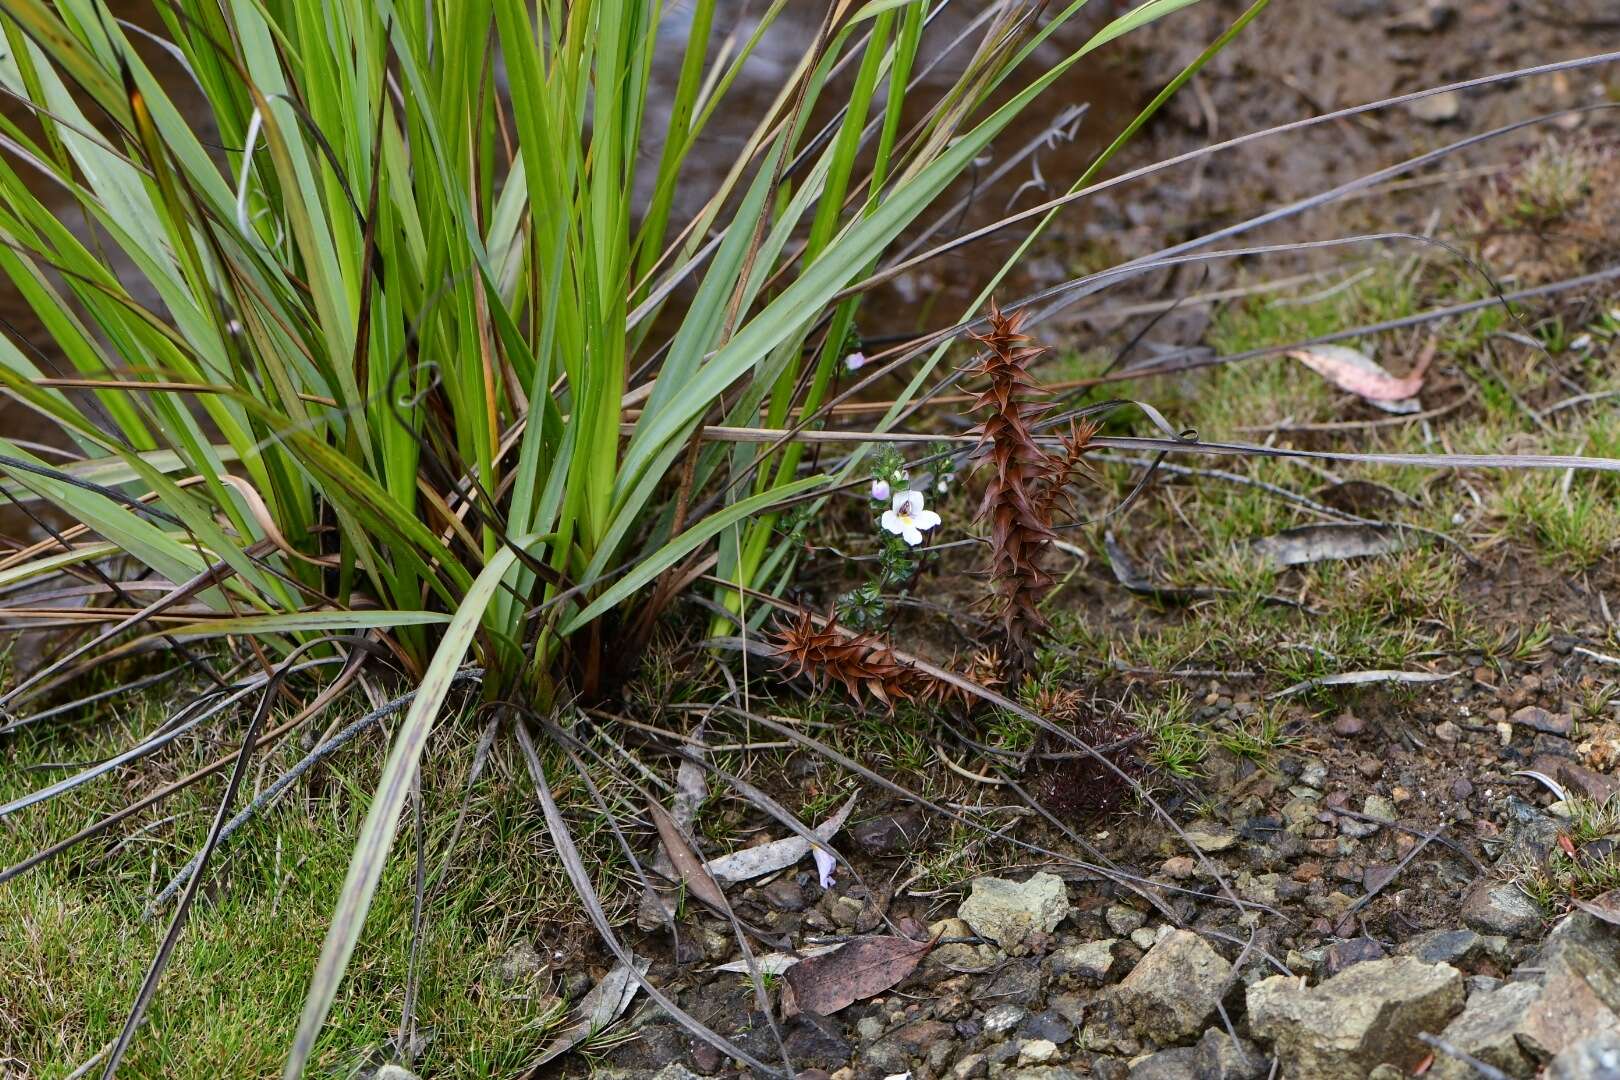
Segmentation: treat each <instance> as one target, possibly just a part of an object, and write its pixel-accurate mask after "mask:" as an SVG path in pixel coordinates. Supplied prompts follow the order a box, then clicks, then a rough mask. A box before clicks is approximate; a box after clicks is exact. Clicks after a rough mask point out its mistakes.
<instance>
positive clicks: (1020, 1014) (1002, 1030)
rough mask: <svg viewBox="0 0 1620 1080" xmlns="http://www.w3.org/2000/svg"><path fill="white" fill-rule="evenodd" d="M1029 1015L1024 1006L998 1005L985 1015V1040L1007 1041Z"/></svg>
mask: <svg viewBox="0 0 1620 1080" xmlns="http://www.w3.org/2000/svg"><path fill="white" fill-rule="evenodd" d="M1028 1013H1029V1010H1027V1009H1025V1008H1024V1007H1023V1006H1022V1005H997V1006H996V1007H994V1008H993V1009H991V1010H990V1011H989V1012H987V1013H985V1014H984V1022H983V1023H984V1035H985V1038H987V1039H1005V1038H1006V1037H1007V1036H1008V1035H1010V1034H1012V1030H1013V1028H1015V1027H1017V1026H1018V1025H1019V1024H1020V1023H1021V1022H1022V1021H1023V1019H1024V1017H1025V1016H1027V1015H1028Z"/></svg>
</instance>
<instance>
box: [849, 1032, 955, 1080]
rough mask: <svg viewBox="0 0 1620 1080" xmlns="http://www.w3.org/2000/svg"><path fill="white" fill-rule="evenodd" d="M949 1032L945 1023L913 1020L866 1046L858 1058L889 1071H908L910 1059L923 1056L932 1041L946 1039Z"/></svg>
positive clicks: (948, 1036)
mask: <svg viewBox="0 0 1620 1080" xmlns="http://www.w3.org/2000/svg"><path fill="white" fill-rule="evenodd" d="M952 1034H953V1032H952V1029H951V1025H949V1024H944V1023H941V1022H940V1021H938V1020H915V1021H913V1022H911V1023H909V1024H906V1025H904V1026H903V1027H899V1028H896V1029H895V1030H894V1031H891V1032H890V1033H889V1034H888V1035H886V1036H884V1037H883V1038H882V1039H880V1040H879V1041H877V1042H875V1043H873V1044H872V1045H871V1046H869V1047H867V1048H866V1049H865V1050H864V1051H863V1052H862V1054H861V1061H862V1063H863V1064H866V1065H875V1066H877V1067H878V1068H881V1069H887V1070H888V1071H890V1072H908V1071H910V1065H911V1059H912V1058H915V1057H923V1056H925V1055H926V1054H927V1053H928V1051H929V1050H930V1049H931V1048H932V1047H933V1046H934V1045H935V1044H936V1043H939V1042H942V1041H949V1040H950V1039H951V1036H952Z"/></svg>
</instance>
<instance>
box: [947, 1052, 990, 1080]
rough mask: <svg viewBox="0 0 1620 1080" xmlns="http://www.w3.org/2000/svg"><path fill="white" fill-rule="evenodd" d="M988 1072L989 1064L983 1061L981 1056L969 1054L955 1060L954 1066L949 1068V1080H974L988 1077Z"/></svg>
mask: <svg viewBox="0 0 1620 1080" xmlns="http://www.w3.org/2000/svg"><path fill="white" fill-rule="evenodd" d="M989 1072H990V1064H989V1062H987V1061H985V1058H984V1055H983V1054H969V1055H967V1056H966V1057H963V1058H958V1059H957V1062H956V1064H955V1065H952V1066H951V1071H950V1074H949V1075H950V1078H951V1080H975V1078H977V1077H980V1076H986V1075H988V1074H989Z"/></svg>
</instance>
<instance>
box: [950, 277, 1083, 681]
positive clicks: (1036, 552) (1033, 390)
mask: <svg viewBox="0 0 1620 1080" xmlns="http://www.w3.org/2000/svg"><path fill="white" fill-rule="evenodd" d="M1025 314H1026V313H1025V312H1024V311H1022V310H1020V311H1017V312H1014V313H1013V314H1011V315H1004V314H1003V313H1002V311H1001V309H1000V308H999V307H997V306H996V304H995V302H994V301H991V303H990V314H989V322H990V325H989V328H988V329H986V330H985V331H984V332H983V333H975V334H974V335H973V337H974V339H975V340H977V341H978V342H979V343H980V344H981V345H983V346H984V353H983V354H982V355H981V356H980V357H979V366H978V369H977V371H976V372H974V374H975V375H976V376H977V377H978V378H980V379H982V380H984V382H985V383H986V384H987V385H986V386H985V387H984V389H983V390H981V391H979V393H978V395H977V396H976V397H975V399H974V402H973V410H974V411H975V412H981V413H983V414H984V419H983V420H982V421H981V422H980V424H979V427H978V428H977V434H978V436H979V442H978V447H977V448H978V449H979V450H980V451H982V452H983V456H982V458H981V459H980V466H979V468H980V469H981V471H984V472H986V473H988V480H987V482H986V484H985V489H984V499H983V501H982V502H980V504H979V512H978V518H979V520H981V521H987V522H988V523H989V525H990V581H991V584H992V586H993V587H994V589H995V599H994V604H995V607H996V610H997V613H998V614H999V615H1000V616H1001V620H1002V625H1003V627H1004V629H1005V631H1006V637H1007V646H1008V649H1009V651H1010V654H1011V656H1010V659H1012V660H1014V661H1015V662H1016V661H1018V660H1021V659H1022V658H1023V657H1025V656H1027V654H1028V653H1029V650H1030V647H1031V646H1032V645H1033V644H1034V639H1035V637H1036V636H1037V635H1038V634H1039V633H1040V632H1041V631H1042V630H1044V629H1045V628H1046V619H1045V618H1044V617H1043V616H1042V615H1041V612H1040V608H1039V604H1040V601H1041V598H1042V597H1044V596H1045V595H1046V592H1047V590H1048V589H1050V588H1051V586H1052V578H1051V577H1050V576H1049V575H1048V574H1047V573H1046V571H1045V570H1043V569H1042V568H1041V556H1042V554H1043V553H1044V552H1045V550H1046V548H1047V547H1048V546H1049V545H1050V544H1051V543H1052V541H1053V540H1055V539H1057V535H1056V533H1054V532H1053V531H1052V516H1053V514H1054V512H1055V511H1056V510H1057V508H1058V505H1057V504H1058V502H1059V500H1060V499H1061V498H1062V497H1063V494H1062V493H1063V490H1064V488H1065V486H1066V485H1067V484H1068V482H1069V480H1070V479H1071V478H1072V477H1074V476H1075V474H1076V473H1078V472H1079V471H1081V470H1082V469H1084V468H1085V465H1084V463H1083V462H1082V460H1081V457H1082V455H1083V454H1084V453H1085V451H1086V447H1087V445H1088V444H1089V442H1090V440H1091V436H1092V434H1093V433H1094V432H1095V431H1096V428H1095V427H1094V426H1092V425H1089V424H1084V425H1082V424H1075V425H1073V426H1072V427H1071V428H1070V433H1069V436H1068V437H1067V438H1066V439H1064V452H1063V453H1058V454H1054V453H1048V452H1047V451H1046V450H1043V449H1042V448H1041V446H1040V444H1039V443H1037V442H1036V441H1035V437H1034V434H1033V433H1032V431H1031V429H1032V428H1033V427H1034V426H1035V425H1036V423H1037V422H1038V421H1039V420H1040V418H1041V417H1042V416H1044V415H1045V414H1046V413H1047V411H1048V410H1049V409H1050V407H1051V406H1050V403H1049V402H1048V401H1046V400H1045V399H1044V390H1043V388H1042V387H1041V385H1040V383H1039V382H1037V381H1036V380H1035V378H1034V376H1032V375H1031V374H1030V373H1029V365H1030V363H1031V362H1032V361H1034V360H1035V359H1036V358H1037V357H1040V356H1042V355H1043V354H1045V352H1046V349H1045V348H1044V347H1042V346H1039V345H1035V344H1033V343H1032V341H1031V339H1030V337H1029V335H1028V334H1025V333H1024V332H1023V324H1024V318H1025Z"/></svg>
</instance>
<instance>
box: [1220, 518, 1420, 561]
mask: <svg viewBox="0 0 1620 1080" xmlns="http://www.w3.org/2000/svg"><path fill="white" fill-rule="evenodd" d="M1405 546H1406V539H1405V537H1403V536H1402V535H1401V533H1400V531H1399V530H1397V529H1386V528H1381V527H1379V526H1376V525H1350V524H1333V525H1301V526H1300V527H1299V528H1297V529H1284V530H1283V531H1282V532H1280V533H1277V534H1275V535H1273V536H1265V537H1261V538H1260V539H1258V540H1255V541H1254V542H1253V543H1251V544H1250V545H1249V549H1250V550H1251V551H1253V552H1254V553H1255V554H1256V555H1258V556H1259V557H1260V558H1262V559H1264V560H1265V561H1267V562H1270V563H1273V564H1275V565H1277V566H1304V565H1306V564H1307V563H1318V562H1327V561H1329V560H1332V559H1359V558H1362V557H1363V556H1367V555H1388V554H1390V553H1391V552H1394V551H1399V550H1400V549H1401V548H1403V547H1405Z"/></svg>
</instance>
